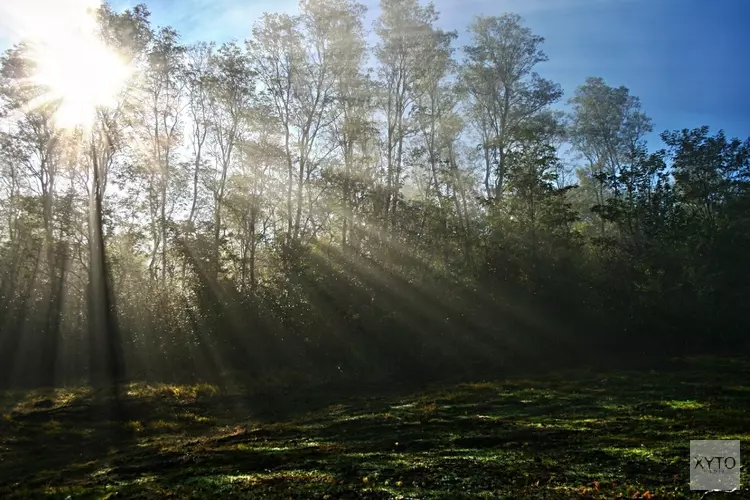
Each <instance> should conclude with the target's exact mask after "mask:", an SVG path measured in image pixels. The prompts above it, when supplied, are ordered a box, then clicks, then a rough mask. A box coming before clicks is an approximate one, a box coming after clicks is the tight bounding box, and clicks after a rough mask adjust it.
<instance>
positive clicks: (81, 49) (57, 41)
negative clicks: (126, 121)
mask: <svg viewBox="0 0 750 500" xmlns="http://www.w3.org/2000/svg"><path fill="white" fill-rule="evenodd" d="M34 2H36V4H37V5H36V6H37V7H40V8H39V9H34V11H33V12H31V11H29V12H26V10H21V9H20V6H19V8H17V9H14V10H11V11H10V13H12V14H14V15H13V19H14V20H15V21H17V23H18V24H19V25H21V26H27V28H25V29H23V30H21V33H20V34H21V35H22V36H23V38H24V39H25V40H27V47H28V53H27V56H28V58H29V60H30V61H31V62H32V64H33V68H34V69H33V72H32V74H31V75H30V78H29V80H30V81H31V83H33V84H34V85H39V86H40V87H42V89H43V92H44V93H43V95H41V96H40V97H38V98H37V99H34V101H33V102H31V103H29V106H30V107H34V106H45V105H48V104H55V105H57V108H56V111H55V115H54V117H55V121H56V122H57V124H58V126H60V127H65V128H72V127H76V126H89V125H91V124H92V123H93V120H94V118H95V116H96V110H97V108H100V107H112V106H114V105H115V104H116V103H117V98H118V96H119V95H120V93H121V92H122V90H123V87H124V85H125V83H126V80H127V79H128V77H129V75H130V74H131V70H130V67H129V65H128V64H126V63H125V62H124V61H123V60H122V58H121V57H119V55H118V54H117V53H116V52H114V51H113V50H111V49H110V48H109V47H107V46H106V45H105V44H104V42H103V41H102V40H101V38H100V37H99V34H98V26H97V20H96V14H95V12H96V9H97V8H98V7H99V6H100V3H99V0H64V1H63V0H60V1H57V2H48V1H46V0H31V3H34ZM40 2H41V3H40ZM41 7H44V8H41ZM27 10H28V9H27ZM42 12H45V13H47V15H45V14H41V13H42ZM30 16H31V17H33V19H34V20H35V21H36V22H35V23H31V22H30V21H28V19H29V17H30Z"/></svg>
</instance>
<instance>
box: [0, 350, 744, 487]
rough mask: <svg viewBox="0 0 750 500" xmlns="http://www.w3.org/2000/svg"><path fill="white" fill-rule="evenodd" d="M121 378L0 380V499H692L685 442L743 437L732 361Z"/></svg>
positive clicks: (740, 379) (738, 365) (736, 363)
mask: <svg viewBox="0 0 750 500" xmlns="http://www.w3.org/2000/svg"><path fill="white" fill-rule="evenodd" d="M123 392H124V393H125V395H124V397H123V400H122V402H121V404H120V405H119V406H114V405H112V404H111V402H107V400H106V399H105V398H103V397H101V396H99V395H97V394H96V393H95V392H93V391H92V390H90V389H85V388H75V389H60V390H56V391H46V392H45V391H36V392H27V393H20V392H8V393H3V394H0V498H4V499H5V498H8V499H12V498H61V499H66V498H71V499H73V498H142V499H145V498H269V499H274V498H279V499H281V498H284V499H286V498H330V499H333V498H368V499H381V498H382V499H385V498H427V499H429V498H445V499H454V498H455V499H460V498H509V499H517V498H561V499H564V498H652V497H653V498H700V497H701V495H702V493H700V492H690V491H689V489H688V481H689V479H688V476H689V472H688V471H689V469H688V467H689V456H688V450H689V442H690V439H740V440H742V441H743V446H746V444H747V443H748V441H750V426H749V425H748V422H749V421H750V417H748V416H749V415H750V396H748V395H749V394H750V363H747V362H745V361H741V360H736V359H690V360H682V361H680V362H679V363H672V364H670V367H669V368H665V369H664V370H662V371H659V372H653V371H639V370H633V371H631V372H627V371H625V372H623V371H612V372H606V373H602V372H593V371H586V370H579V371H570V372H564V373H556V374H551V375H548V376H544V377H534V378H525V379H508V380H498V381H478V382H476V383H470V384H459V385H452V386H448V387H439V388H432V389H427V390H423V391H421V392H418V393H413V394H409V393H406V392H403V391H402V392H401V393H399V392H397V391H390V394H388V395H380V396H372V395H371V394H370V395H363V396H359V397H351V396H349V397H345V396H343V395H341V394H339V395H334V394H331V393H328V394H326V393H324V392H322V391H318V392H311V391H302V390H298V391H287V392H286V393H279V394H266V395H263V394H261V393H255V394H252V393H244V394H243V393H240V392H235V393H231V394H230V393H226V392H222V391H220V390H219V389H218V388H216V387H213V386H210V385H205V384H202V385H196V386H168V385H159V386H149V385H143V384H133V385H131V386H129V387H128V388H126V390H125V391H123ZM363 392H364V391H363ZM272 395H273V396H274V398H273V399H272V400H270V399H269V398H270V396H272ZM745 470H746V469H743V484H747V482H748V476H747V474H746V472H745ZM716 496H719V495H716ZM733 496H735V497H736V496H737V495H736V494H734V495H733ZM713 497H714V494H712V495H709V498H713Z"/></svg>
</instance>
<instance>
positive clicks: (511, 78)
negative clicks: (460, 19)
mask: <svg viewBox="0 0 750 500" xmlns="http://www.w3.org/2000/svg"><path fill="white" fill-rule="evenodd" d="M469 33H470V35H471V38H472V42H471V44H470V45H467V46H466V47H464V51H465V53H466V61H465V63H464V65H463V67H462V70H461V73H462V75H461V78H462V85H463V86H464V88H465V89H466V91H467V93H468V95H469V96H470V99H471V100H470V104H469V105H470V107H471V115H472V120H473V122H474V126H475V128H476V129H477V131H478V133H479V137H480V140H481V143H480V144H481V149H482V151H483V153H484V187H485V191H486V193H487V195H486V196H487V199H488V200H490V199H493V198H494V199H498V200H499V199H501V198H502V195H503V192H504V190H505V175H506V168H507V165H506V156H507V154H508V152H509V151H510V150H512V149H513V147H514V146H515V144H516V142H517V140H518V134H519V133H521V132H522V130H523V128H524V126H525V125H526V124H527V123H528V122H529V121H530V120H533V119H534V118H535V117H536V116H537V115H538V114H539V113H540V112H542V111H544V110H546V109H547V108H548V106H549V105H550V104H552V103H554V102H555V101H557V100H558V99H560V97H562V90H561V89H560V86H559V85H557V84H555V83H552V82H551V81H549V80H546V79H544V78H541V77H540V76H539V75H538V74H537V73H535V72H534V68H535V67H536V66H537V65H538V64H539V63H542V62H545V61H547V55H546V54H545V53H544V52H543V51H542V50H541V48H540V46H541V44H542V43H544V38H542V37H540V36H538V35H535V34H534V33H533V32H532V31H531V30H530V29H529V28H527V27H525V26H523V25H522V19H521V17H520V16H519V15H517V14H505V15H503V16H500V17H483V16H479V17H477V18H476V20H475V21H474V22H473V23H472V24H471V25H470V26H469Z"/></svg>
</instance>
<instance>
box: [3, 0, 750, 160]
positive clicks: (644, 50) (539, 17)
mask: <svg viewBox="0 0 750 500" xmlns="http://www.w3.org/2000/svg"><path fill="white" fill-rule="evenodd" d="M16 1H18V2H21V1H22V0H0V3H2V4H6V2H11V3H15V2H16ZM65 1H82V0H25V2H24V3H25V4H26V5H30V3H36V4H39V7H40V8H39V9H36V8H35V9H33V12H45V9H44V8H43V4H44V3H45V2H50V3H54V4H55V6H57V5H58V4H61V3H63V2H65ZM137 1H138V0H113V4H114V5H115V6H116V7H127V6H132V5H133V4H135V3H137ZM145 2H146V3H147V5H148V6H149V9H150V10H151V11H152V13H153V16H152V20H153V22H154V23H155V24H157V25H166V24H170V25H172V26H174V27H176V28H177V29H178V30H179V31H180V32H181V33H182V34H183V37H184V39H185V41H194V40H199V39H202V40H216V41H224V40H228V39H231V38H237V39H244V38H247V37H248V36H249V34H250V31H251V29H252V25H253V23H254V22H255V21H256V19H257V18H258V17H259V16H260V14H261V13H262V12H265V11H276V12H280V11H287V12H294V11H295V10H296V8H297V1H296V0H274V1H270V0H255V1H252V0H150V1H149V0H145ZM365 3H366V4H367V5H368V7H369V9H370V11H369V13H368V17H369V18H370V19H369V20H368V24H370V22H371V20H372V19H373V18H374V17H375V16H377V13H378V12H377V10H378V7H377V0H366V2H365ZM6 5H10V4H6ZM435 5H436V7H437V9H438V10H439V11H440V12H441V22H440V23H441V25H442V27H443V28H446V29H454V30H457V31H458V32H459V33H460V34H461V37H460V38H459V41H458V43H459V45H461V44H463V43H465V31H466V26H467V25H468V24H469V23H470V21H471V19H472V18H473V17H474V16H475V15H477V14H485V15H496V14H501V13H503V12H517V13H519V14H521V15H522V16H523V17H524V18H525V19H526V22H527V24H528V25H529V26H530V27H531V28H532V29H533V30H534V31H535V32H536V33H538V34H540V35H542V36H544V37H545V38H546V40H547V41H546V43H545V46H544V49H545V51H546V52H547V54H548V55H549V58H550V60H549V62H547V63H545V64H543V65H541V66H540V67H539V72H540V73H542V74H543V75H544V76H545V77H547V78H551V79H552V80H554V81H557V82H559V83H560V84H561V85H562V86H563V89H564V90H565V92H566V98H567V97H569V96H570V95H571V94H572V92H573V91H574V89H575V87H576V86H577V85H579V84H581V83H582V82H583V81H584V79H585V78H586V77H587V76H601V77H603V78H604V79H605V80H606V81H607V82H608V83H609V84H610V85H625V86H627V87H628V88H630V90H631V92H632V93H633V94H634V95H637V96H639V97H640V98H641V100H642V102H643V107H644V110H645V111H646V112H647V113H648V114H649V115H650V116H651V117H652V118H653V120H654V122H655V125H656V132H661V131H663V130H665V129H675V128H692V127H698V126H700V125H704V124H706V125H709V126H711V127H712V129H718V128H724V129H725V130H726V132H727V134H728V135H730V136H740V137H743V138H744V137H748V136H750V96H748V93H747V91H746V87H747V80H748V78H747V77H748V76H749V75H750V69H748V59H749V58H748V57H747V55H746V50H747V49H748V48H750V30H748V29H747V23H748V20H750V0H435ZM0 10H2V9H0ZM0 17H2V16H0ZM3 40H5V42H6V44H7V42H8V41H12V40H13V33H12V32H11V30H9V27H8V26H7V25H5V26H3V24H2V22H1V20H0V44H2V42H3ZM653 135H654V136H655V135H656V134H653ZM653 139H654V140H655V139H656V138H655V137H654V138H653ZM652 142H654V141H652ZM655 145H656V144H651V146H652V147H654V146H655Z"/></svg>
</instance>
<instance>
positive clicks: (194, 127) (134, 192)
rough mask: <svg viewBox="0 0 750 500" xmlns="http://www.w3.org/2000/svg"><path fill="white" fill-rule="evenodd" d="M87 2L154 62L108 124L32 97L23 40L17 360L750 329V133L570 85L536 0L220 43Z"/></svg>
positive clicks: (400, 366)
mask: <svg viewBox="0 0 750 500" xmlns="http://www.w3.org/2000/svg"><path fill="white" fill-rule="evenodd" d="M97 16H98V21H99V26H100V27H101V37H102V38H103V40H105V41H106V43H107V44H108V45H109V46H110V47H111V48H112V50H115V51H117V52H118V53H119V54H120V55H121V56H122V57H124V58H126V59H127V60H128V61H130V64H131V65H132V66H133V68H135V71H134V72H133V74H132V75H131V77H130V79H129V81H128V82H127V85H126V88H125V89H124V90H123V92H122V94H121V95H120V98H119V101H118V103H117V104H116V105H115V106H112V107H107V108H102V109H99V110H97V116H96V119H95V120H94V122H93V123H92V124H89V126H86V127H81V126H78V127H73V128H71V127H63V126H62V125H61V124H60V120H59V114H56V113H57V112H59V109H58V108H59V106H60V103H59V102H42V104H39V102H38V99H36V98H37V97H38V96H39V95H42V94H43V93H44V89H40V88H39V86H38V85H36V84H34V83H33V79H32V78H30V76H31V75H32V74H33V71H34V61H33V59H31V58H30V56H29V54H30V52H29V50H28V46H27V45H25V44H19V45H17V46H15V47H14V48H12V49H10V50H8V51H7V52H6V53H5V55H4V57H3V58H2V63H1V64H2V80H1V82H0V105H1V106H2V109H1V112H0V114H1V115H2V117H3V118H4V121H5V122H6V123H8V124H10V125H9V126H8V127H6V128H5V129H4V131H3V132H1V133H0V168H1V169H2V172H1V175H0V200H2V203H0V385H9V384H13V385H19V384H33V385H38V384H43V385H50V384H60V383H77V382H80V381H85V380H90V381H91V382H93V383H101V381H102V380H105V379H106V376H112V377H116V378H118V379H119V378H128V379H139V380H143V379H145V380H165V379H191V378H195V379H216V378H220V377H246V378H247V379H249V380H253V381H259V382H258V383H260V381H262V380H268V379H270V380H284V381H287V382H294V381H309V380H330V379H335V378H345V379H350V380H352V379H368V380H374V379H392V378H412V379H413V378H422V377H424V378H429V377H433V376H442V375H445V374H448V373H453V374H457V373H474V374H480V373H484V372H485V370H489V371H491V370H496V369H498V368H501V369H511V368H513V367H523V366H528V365H531V364H535V363H536V364H538V365H540V366H550V365H552V364H554V363H578V362H582V361H585V360H590V359H592V358H605V357H606V358H608V359H609V358H611V357H612V356H613V355H615V356H617V357H620V358H621V359H624V360H627V359H630V358H633V359H635V358H639V357H642V356H644V355H652V354H655V353H658V354H661V355H668V354H679V353H684V352H717V351H719V350H724V349H733V350H737V349H745V348H746V347H747V346H748V343H747V340H746V335H747V334H746V331H747V326H749V323H750V322H749V321H748V316H747V314H746V311H745V306H746V304H747V297H748V293H749V292H750V262H749V261H748V259H747V249H748V248H750V217H749V216H750V191H749V190H748V187H749V186H750V177H749V175H750V141H744V142H742V141H740V140H737V139H728V138H726V137H725V136H724V134H723V133H722V132H718V133H711V132H710V131H709V129H708V128H707V127H706V128H701V129H696V130H682V131H674V132H665V133H663V134H662V136H661V138H662V141H663V144H662V145H660V146H657V147H655V148H652V149H651V150H649V148H648V147H647V145H646V143H645V140H644V137H645V136H646V135H647V134H649V133H650V132H651V131H652V130H653V124H652V122H651V120H650V119H649V117H648V116H647V115H646V114H645V113H644V112H643V110H642V109H641V106H640V102H639V100H638V98H637V97H635V96H632V95H631V94H630V93H629V91H628V89H626V88H624V87H612V86H610V85H608V84H607V83H606V82H605V81H603V80H602V79H600V78H589V79H587V80H586V81H585V82H584V83H583V84H582V85H581V86H580V87H578V88H577V89H576V90H575V94H574V96H573V97H572V98H571V99H570V100H569V102H568V103H567V107H565V109H566V111H564V112H563V111H559V109H561V107H560V106H559V104H563V102H562V99H563V91H562V89H561V88H560V86H559V85H557V84H556V83H554V82H551V81H549V80H547V79H545V78H542V77H541V76H539V74H538V73H537V72H536V71H537V70H538V68H540V67H542V66H543V63H544V62H545V61H546V60H547V57H546V55H545V54H544V52H543V50H542V45H543V43H544V39H543V38H541V37H539V36H537V35H535V34H534V33H533V32H532V31H531V30H530V29H529V28H527V27H526V26H525V25H524V23H523V20H522V19H521V18H520V17H519V16H517V15H513V14H506V15H502V16H499V17H478V18H477V19H476V20H475V21H474V22H473V23H472V24H471V25H470V26H469V27H468V33H467V34H468V38H467V40H468V41H467V45H465V46H461V47H459V46H457V42H456V39H457V34H456V33H454V32H447V31H443V30H441V29H439V28H438V27H437V21H438V18H439V14H438V12H437V11H436V10H435V8H434V7H433V6H432V5H430V4H427V5H425V4H420V3H419V2H418V1H417V0H382V1H381V5H380V15H379V17H378V19H377V20H376V21H375V23H374V25H373V26H372V27H371V30H372V33H373V34H374V38H375V39H376V43H375V45H374V46H370V45H368V42H367V40H368V36H367V35H368V29H369V28H370V27H366V26H364V24H363V19H364V16H365V7H364V6H363V5H361V4H358V3H356V2H354V1H350V0H303V1H302V2H301V3H300V8H299V12H298V13H297V14H295V15H286V14H266V15H264V16H263V17H261V19H259V20H257V21H256V22H255V24H254V26H253V29H252V36H251V38H250V39H248V40H247V41H245V42H233V43H226V44H222V45H216V44H213V43H197V44H192V45H185V44H183V43H181V41H180V37H179V34H178V33H177V32H176V31H175V30H174V29H172V28H169V27H167V28H158V27H154V26H152V25H151V24H150V22H149V12H148V10H147V8H146V7H145V6H143V5H140V6H137V7H135V8H133V9H131V10H127V11H124V12H115V11H114V10H113V9H112V8H110V7H109V6H106V5H105V6H104V7H102V8H101V9H100V11H99V12H98V15H97ZM248 22H250V20H248ZM30 103H35V105H33V106H30V105H29V104H30ZM567 147H570V148H572V150H573V151H574V152H575V154H576V158H577V159H576V160H575V161H574V162H572V163H571V162H570V161H563V160H562V159H561V158H560V156H561V154H560V152H561V151H562V150H563V148H567ZM658 148H661V149H658ZM113 365H114V368H113Z"/></svg>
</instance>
